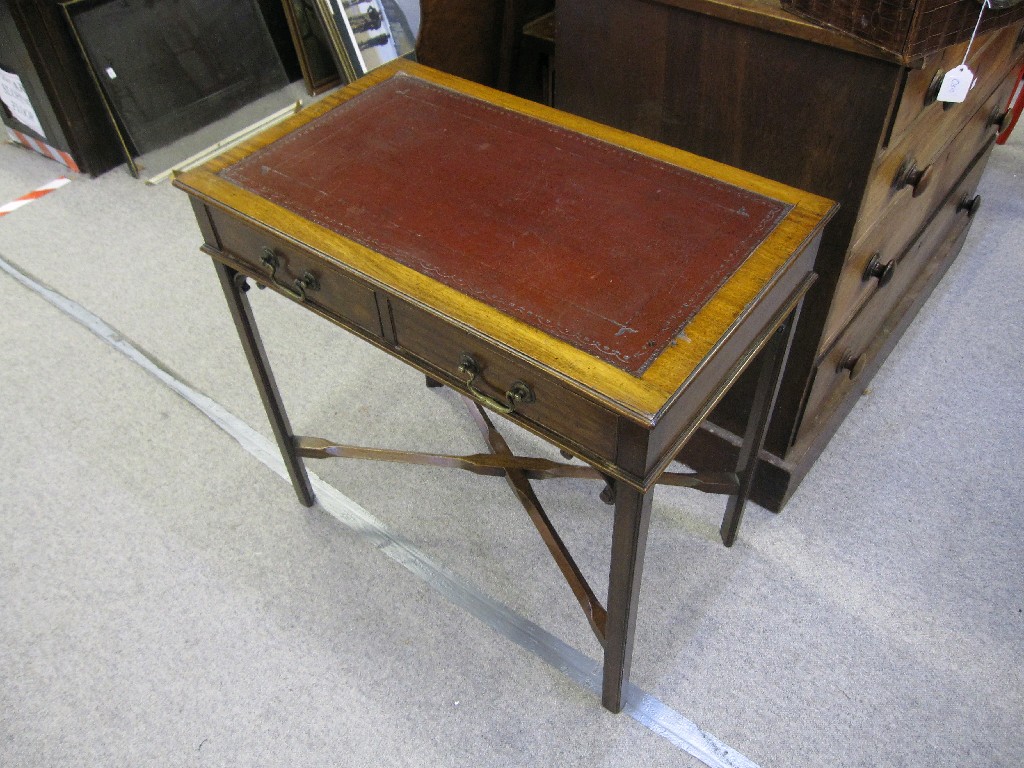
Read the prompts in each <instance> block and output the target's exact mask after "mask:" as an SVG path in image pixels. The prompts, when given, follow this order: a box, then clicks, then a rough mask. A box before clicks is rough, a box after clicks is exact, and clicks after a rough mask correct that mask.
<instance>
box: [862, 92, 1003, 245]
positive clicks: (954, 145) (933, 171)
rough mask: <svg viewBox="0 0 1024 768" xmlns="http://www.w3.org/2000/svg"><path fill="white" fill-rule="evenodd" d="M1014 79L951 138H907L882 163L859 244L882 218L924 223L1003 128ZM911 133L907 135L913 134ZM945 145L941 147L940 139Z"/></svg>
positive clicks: (873, 180) (875, 173) (874, 176)
mask: <svg viewBox="0 0 1024 768" xmlns="http://www.w3.org/2000/svg"><path fill="white" fill-rule="evenodd" d="M1012 89H1013V82H1012V80H1011V79H1010V78H1004V79H1003V80H1002V82H1001V83H1000V84H999V87H998V88H996V90H995V92H994V93H991V94H989V97H988V99H987V100H986V101H985V102H984V103H982V104H981V105H979V108H978V109H977V110H976V111H975V112H973V113H972V116H971V118H970V120H968V121H967V123H966V125H964V127H963V129H962V130H961V131H960V133H958V134H957V135H956V136H954V137H952V140H950V137H938V136H936V137H928V138H926V139H925V140H923V141H922V142H921V143H920V144H918V145H914V144H913V143H912V142H911V143H908V142H903V143H901V145H900V146H899V147H895V148H893V150H891V151H889V152H887V153H886V154H885V155H884V156H883V158H882V159H881V160H880V161H879V162H878V164H877V165H876V167H875V170H874V171H873V173H872V178H871V180H870V181H869V182H868V191H867V192H866V193H865V198H864V203H863V204H862V207H861V211H860V214H859V215H858V219H857V223H856V224H855V225H854V231H853V236H852V237H851V242H853V243H855V244H856V243H858V242H859V241H860V240H861V239H862V238H863V237H865V235H866V234H867V232H868V230H869V229H871V228H872V227H873V226H875V224H876V222H877V221H879V220H880V219H881V218H883V217H884V218H898V219H903V220H909V221H916V222H924V221H925V220H927V218H928V217H929V215H930V214H931V211H932V209H933V207H934V205H935V204H936V203H937V202H938V201H939V200H942V199H943V198H944V197H945V196H946V194H947V193H948V192H949V189H950V188H951V187H952V185H953V184H954V183H955V182H956V180H957V179H959V178H960V175H961V174H962V173H963V171H964V169H965V168H966V167H967V166H968V165H969V164H970V162H971V160H972V159H973V158H974V156H975V155H977V153H978V151H979V150H980V149H981V148H982V146H984V144H985V143H986V142H987V141H988V140H989V139H991V138H992V137H993V136H994V135H995V134H996V133H997V131H998V119H999V118H1000V117H1002V116H1003V115H1004V114H1005V111H1004V108H1005V106H1006V102H1007V101H1008V100H1009V98H1010V93H1011V91H1012ZM912 137H913V136H912V135H908V138H912ZM940 140H941V141H943V142H944V146H940V147H936V146H935V145H936V144H938V143H939V141H940Z"/></svg>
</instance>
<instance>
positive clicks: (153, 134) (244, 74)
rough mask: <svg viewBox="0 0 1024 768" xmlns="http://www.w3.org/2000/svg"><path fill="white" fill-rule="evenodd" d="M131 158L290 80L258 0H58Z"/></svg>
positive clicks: (134, 163) (134, 169)
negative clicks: (154, 1)
mask: <svg viewBox="0 0 1024 768" xmlns="http://www.w3.org/2000/svg"><path fill="white" fill-rule="evenodd" d="M60 7H61V9H62V10H63V13H64V17H65V19H66V21H67V24H68V28H69V30H70V32H71V36H72V38H73V39H74V41H75V44H76V45H77V47H78V49H79V53H80V54H81V56H82V60H83V63H84V64H85V66H86V69H87V70H88V72H89V76H90V79H91V80H92V81H93V84H94V86H95V87H96V90H97V92H98V94H99V96H100V99H101V101H102V103H103V107H104V110H105V111H106V113H107V117H108V119H109V120H110V123H111V126H112V128H113V130H114V133H115V135H116V136H117V139H118V142H119V144H120V145H121V149H122V151H123V153H124V157H125V160H126V161H127V164H128V170H129V172H130V173H131V174H132V175H133V176H136V177H138V176H139V174H140V171H141V169H142V166H141V164H140V163H139V162H138V161H139V159H140V158H141V157H142V156H145V155H147V154H149V153H151V152H154V151H156V150H159V149H161V148H163V147H165V146H168V145H170V144H172V143H174V142H175V141H178V140H180V139H183V138H185V137H187V136H188V135H190V134H193V133H195V132H197V131H199V130H201V129H202V128H203V127H205V126H207V125H210V124H212V123H214V122H216V121H218V120H221V119H223V118H225V117H227V116H228V115H230V114H231V113H233V112H235V111H236V110H238V109H241V108H242V107H244V106H246V105H247V104H250V103H252V102H255V101H257V100H258V99H260V98H261V97H263V96H266V95H268V94H270V93H272V92H274V91H275V90H279V89H281V88H284V87H285V86H287V84H288V78H287V75H286V73H285V71H284V67H283V66H282V64H281V61H280V58H279V57H278V55H277V51H276V49H275V48H274V43H273V40H272V39H271V37H270V33H269V31H268V30H267V27H266V23H265V21H264V20H263V16H262V14H261V13H260V10H259V8H258V6H257V4H256V0H213V1H211V0H164V2H160V3H153V2H152V0H62V2H61V3H60Z"/></svg>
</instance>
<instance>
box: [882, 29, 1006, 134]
mask: <svg viewBox="0 0 1024 768" xmlns="http://www.w3.org/2000/svg"><path fill="white" fill-rule="evenodd" d="M965 54H966V55H967V56H968V58H967V63H968V65H969V66H970V68H971V70H972V71H973V72H974V73H975V75H977V77H978V82H977V84H976V85H975V87H974V89H973V90H972V91H971V92H970V93H969V94H968V96H967V99H966V101H964V103H962V104H955V103H945V102H941V101H938V100H937V98H936V97H937V96H938V93H939V87H940V86H941V85H942V79H943V77H944V76H945V74H946V73H947V72H949V71H950V70H951V69H953V68H954V67H957V66H959V65H960V64H961V63H962V62H963V60H964V55H965ZM1022 54H1024V27H1022V28H1019V29H1018V28H1016V27H1010V28H1007V29H1001V30H998V31H996V32H992V33H990V34H989V35H986V36H984V37H981V38H979V39H978V40H977V41H976V42H975V43H974V45H972V46H971V48H970V52H968V45H967V43H960V44H959V45H955V46H952V47H951V48H947V49H945V50H943V51H938V52H936V53H933V54H931V55H929V56H927V57H926V58H925V59H924V61H923V62H922V64H921V66H920V67H919V68H917V69H910V70H907V75H906V81H905V83H904V86H903V91H902V93H901V94H900V102H899V105H898V107H897V109H896V113H895V115H894V117H893V121H892V127H891V128H890V130H889V135H888V138H887V140H886V142H885V143H886V146H893V145H895V144H898V143H899V142H900V141H901V140H902V138H903V136H904V135H905V133H906V132H907V131H908V130H912V131H914V132H915V133H916V134H917V135H919V136H920V135H924V134H926V133H945V134H946V135H949V133H950V132H955V131H956V129H957V128H958V127H959V123H960V122H962V121H963V119H965V118H966V116H967V115H969V114H970V113H971V111H972V108H976V107H977V105H978V104H979V103H980V100H983V98H984V95H985V94H986V93H988V92H989V91H991V90H992V88H993V87H994V86H995V84H996V83H998V82H999V81H1000V80H1001V79H1002V78H1003V76H1004V74H1005V72H1006V70H1007V68H1008V67H1009V65H1010V63H1011V62H1012V61H1014V59H1016V58H1018V57H1019V56H1020V55H1022Z"/></svg>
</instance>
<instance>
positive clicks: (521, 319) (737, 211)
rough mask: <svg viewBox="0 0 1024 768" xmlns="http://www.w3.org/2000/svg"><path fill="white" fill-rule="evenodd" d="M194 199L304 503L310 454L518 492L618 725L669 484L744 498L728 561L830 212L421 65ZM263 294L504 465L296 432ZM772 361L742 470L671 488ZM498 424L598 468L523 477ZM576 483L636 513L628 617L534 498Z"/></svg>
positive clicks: (348, 93)
mask: <svg viewBox="0 0 1024 768" xmlns="http://www.w3.org/2000/svg"><path fill="white" fill-rule="evenodd" d="M175 184H176V185H177V186H178V187H180V188H181V189H183V190H185V191H186V192H187V193H188V194H189V195H190V197H191V200H192V203H193V206H194V208H195V212H196V216H197V219H198V222H199V226H200V229H201V230H202V233H203V237H204V240H205V244H204V245H203V250H204V251H205V252H206V253H208V254H209V255H210V256H212V257H213V259H214V264H215V265H216V268H217V271H218V273H219V275H220V279H221V283H222V285H223V288H224V292H225V295H226V296H227V299H228V304H229V306H230V309H231V312H232V314H233V316H234V319H235V323H236V326H237V329H238V332H239V335H240V337H241V340H242V343H243V346H244V347H245V350H246V353H247V355H248V358H249V362H250V365H251V367H252V370H253V375H254V377H255V379H256V382H257V385H258V386H259V389H260V393H261V396H262V397H263V401H264V405H265V406H266V409H267V414H268V416H269V418H270V421H271V423H272V425H273V427H274V430H275V434H276V436H277V439H278V443H279V445H280V447H281V450H282V453H283V454H284V457H285V462H286V464H287V466H288V468H289V472H290V473H291V478H292V481H293V483H294V485H295V489H296V492H297V493H298V496H299V499H300V500H301V501H302V503H304V504H307V505H309V504H312V502H313V495H312V492H311V490H310V486H309V482H308V479H307V476H306V471H305V469H304V466H303V458H310V457H315V458H325V457H328V456H342V457H355V458H363V459H378V460H387V461H392V460H393V461H408V462H415V463H430V464H439V465H443V466H453V467H458V468H462V469H468V470H470V471H473V472H477V473H479V474H489V475H502V476H505V477H506V479H507V480H508V482H509V484H510V485H511V486H512V487H513V489H514V490H515V492H516V495H517V496H518V497H519V499H520V501H521V502H522V503H523V505H524V507H525V508H526V510H527V512H528V513H529V515H530V517H531V519H532V520H533V522H534V523H535V525H536V526H537V528H538V530H539V531H540V532H541V534H542V536H543V538H544V541H545V543H546V544H547V546H548V548H549V550H550V551H551V553H552V555H553V557H554V558H555V560H556V562H557V563H558V565H559V567H560V569H561V570H562V573H563V574H564V575H565V577H566V580H567V582H568V583H569V586H570V588H571V589H572V591H573V593H574V594H575V596H576V598H577V600H578V601H579V603H580V606H581V608H582V609H583V611H584V614H585V615H586V617H587V619H588V621H589V622H590V624H591V627H592V628H593V630H594V633H595V634H596V635H597V637H598V639H599V640H600V641H601V643H602V645H603V646H604V649H605V650H604V656H605V658H604V695H603V702H604V705H605V706H606V707H607V708H608V709H610V710H612V711H615V712H617V711H619V710H620V709H621V708H622V705H623V691H624V690H625V687H626V684H627V682H628V678H629V666H630V658H631V655H632V639H633V628H634V624H635V620H636V609H637V598H638V595H639V590H640V576H641V571H642V567H643V557H644V545H645V539H646V533H647V527H648V521H649V516H650V504H651V497H652V495H653V489H654V486H655V485H656V484H658V483H672V484H676V485H686V486H692V487H696V488H700V489H702V490H706V491H709V492H717V493H725V494H728V495H729V503H728V506H727V513H726V518H725V520H724V521H723V527H722V535H723V539H724V540H725V541H726V543H731V541H732V539H733V537H734V536H735V532H736V529H737V526H738V525H739V520H740V516H741V514H742V511H743V505H744V503H745V501H746V497H747V494H748V492H749V488H750V484H751V481H752V479H753V473H752V469H753V467H754V466H755V462H754V460H753V457H754V456H756V454H757V449H758V448H759V446H760V444H761V441H762V440H763V436H764V427H765V424H766V422H767V418H768V415H769V413H770V410H771V407H772V402H773V400H774V397H775V394H776V392H777V386H778V372H779V370H780V368H781V366H782V364H783V362H784V359H785V355H786V351H787V349H788V345H789V343H790V339H791V331H792V327H793V321H794V317H795V314H796V313H797V311H798V309H799V305H800V302H801V300H802V297H803V295H804V293H805V292H806V290H807V288H808V286H809V284H810V283H811V281H813V279H814V275H813V273H812V271H811V265H812V264H813V263H814V256H815V250H816V248H817V244H818V240H819V239H820V234H821V229H822V227H823V225H824V223H825V221H826V220H827V219H828V218H829V216H831V214H832V210H833V206H832V203H830V202H829V201H827V200H825V199H823V198H820V197H816V196H814V195H810V194H806V193H803V192H800V191H798V190H795V189H792V188H789V187H785V186H783V185H780V184H776V183H773V182H769V181H766V180H764V179H761V178H758V177H756V176H753V175H751V174H748V173H743V172H740V171H736V170H734V169H731V168H728V167H726V166H723V165H721V164H718V163H714V162H711V161H707V160H703V159H701V158H698V157H695V156H693V155H690V154H687V153H685V152H681V151H679V150H675V149H671V148H669V147H666V146H663V145H659V144H657V143H655V142H651V141H647V140H644V139H640V138H637V137H635V136H631V135H629V134H626V133H623V132H620V131H616V130H614V129H610V128H607V127H604V126H600V125H598V124H595V123H589V122H586V121H583V120H579V119H578V118H572V117H569V116H567V115H564V114H562V113H559V112H556V111H554V110H551V109H548V108H545V107H542V106H539V105H536V104H532V103H529V102H524V101H520V100H517V99H514V98H511V97H509V96H507V95H505V94H501V93H498V92H495V91H491V90H489V89H486V88H483V87H480V86H476V85H473V84H470V83H467V82H464V81H461V80H458V79H455V78H452V77H449V76H445V75H442V74H440V73H437V72H434V71H432V70H429V69H427V68H424V67H421V66H417V65H415V64H410V63H408V62H395V63H393V64H392V65H390V66H388V67H386V68H383V69H381V70H377V71H375V72H374V73H373V74H372V75H370V76H368V77H366V78H364V79H362V80H360V81H359V82H357V83H355V84H353V85H352V86H350V87H348V88H346V89H345V90H344V91H342V92H340V93H338V94H336V95H334V96H332V97H330V98H328V99H326V100H325V101H323V102H321V103H319V104H316V105H314V106H312V107H310V108H309V109H307V110H305V111H303V112H301V113H300V114H298V115H296V116H295V117H294V118H292V119H290V120H289V121H287V122H285V123H283V124H282V125H280V126H278V127H275V128H273V129H270V130H268V131H267V132H265V133H263V134H261V135H260V136H258V137H256V138H254V139H252V140H251V141H249V142H248V143H246V144H244V145H242V146H241V147H239V148H236V149H233V150H231V151H229V152H227V153H225V154H224V155H222V156H221V157H219V158H218V159H216V160H214V161H211V162H210V163H208V164H207V165H205V166H203V167H202V168H200V169H199V170H197V171H194V172H190V173H187V174H185V175H183V176H181V177H180V178H179V179H178V180H177V181H176V182H175ZM247 278H250V279H253V280H256V281H257V282H259V283H261V284H265V285H268V286H269V287H271V288H274V289H275V290H278V291H279V292H281V293H283V294H285V295H287V296H290V297H291V298H292V299H293V300H295V301H296V302H298V303H300V304H301V305H302V306H304V307H306V308H307V309H309V310H310V311H312V312H315V313H316V314H318V315H320V316H322V317H324V318H326V319H328V320H331V321H333V322H334V323H336V324H338V325H340V326H341V327H343V328H345V329H346V330H348V331H350V332H351V333H354V334H356V335H357V336H359V337H360V338H362V339H364V340H366V341H367V342H369V343H371V344H373V345H375V346H377V347H379V348H381V349H383V350H385V351H387V352H388V353H390V354H391V355H393V356H395V357H397V358H399V359H401V360H403V361H405V362H407V363H408V364H409V365H411V366H413V367H414V368H417V369H419V370H420V371H422V372H424V373H426V375H427V377H428V382H430V383H435V384H444V385H447V386H449V387H451V388H453V389H454V390H456V391H458V392H460V393H462V394H464V395H466V396H467V397H468V398H470V399H472V400H473V401H474V402H475V404H476V409H475V412H474V415H475V417H476V418H477V421H478V423H479V425H480V427H481V430H482V432H483V434H484V435H485V437H486V438H487V440H488V442H489V443H490V445H491V449H492V451H493V454H490V455H478V456H472V457H451V456H437V455H428V454H414V453H407V452H395V451H377V450H374V449H368V448H363V447H354V446H341V445H337V444H334V443H331V442H330V441H328V440H325V439H322V438H315V437H303V436H296V435H294V434H293V433H292V430H291V427H290V426H289V424H288V419H287V416H286V414H285V409H284V406H283V405H282V402H281V398H280V396H279V394H278V392H277V389H276V386H275V384H274V380H273V376H272V373H271V370H270V365H269V363H268V361H267V358H266V355H265V354H264V351H263V349H262V345H261V343H260V340H259V336H258V335H257V332H256V326H255V323H254V320H253V317H252V312H251V309H250V307H249V304H248V302H247V300H246V297H245V293H244V290H245V289H246V288H247V287H248V285H247V283H246V279H247ZM762 348H763V349H765V351H766V355H765V356H764V357H765V358H767V359H768V361H769V362H768V364H766V365H765V366H764V368H763V370H762V374H761V376H760V379H761V386H760V387H759V388H758V391H757V394H756V396H755V398H754V403H753V405H752V408H751V418H750V425H749V429H748V432H747V441H746V450H745V451H744V455H743V456H741V460H740V462H739V465H738V466H737V467H736V468H735V471H727V472H722V473H717V474H711V475H689V474H682V473H675V472H668V471H667V468H668V467H669V464H670V463H671V462H672V460H673V457H674V456H675V455H676V454H677V453H678V451H679V449H680V447H681V446H682V445H683V444H684V443H685V442H686V440H687V439H688V437H689V436H690V435H691V434H692V433H693V432H694V430H695V429H696V428H697V426H698V425H699V424H700V422H701V420H702V419H703V418H704V416H705V415H706V414H707V413H708V412H709V411H710V409H711V408H712V407H713V406H714V405H715V403H716V402H718V400H719V398H721V396H722V395H723V393H724V392H725V391H726V390H727V389H728V387H729V385H730V384H731V382H732V381H733V380H734V379H735V378H736V377H737V376H738V375H739V374H740V372H741V371H742V370H743V369H744V368H745V367H746V365H747V363H748V362H749V361H750V360H751V358H752V357H753V356H754V354H755V353H757V352H758V351H759V350H761V349H762ZM492 412H498V413H500V414H502V415H503V416H505V417H506V418H508V419H510V420H511V421H514V422H515V423H517V424H519V425H521V426H522V427H524V428H526V429H528V430H530V431H532V432H534V433H536V434H537V435H540V436H541V437H543V438H545V439H546V440H549V441H550V442H552V443H554V444H555V445H557V446H559V447H560V448H561V449H562V451H563V454H564V455H567V457H568V456H570V455H571V456H575V457H578V458H579V459H582V460H583V462H585V463H586V466H583V465H581V464H579V463H575V464H569V463H566V464H560V463H557V462H550V461H544V460H541V459H531V458H524V457H518V456H514V455H512V454H511V452H510V451H509V450H508V447H507V445H506V444H505V442H504V440H503V439H502V438H501V436H500V434H499V433H498V432H497V430H496V429H495V428H494V425H493V422H492V421H491V417H490V413H492ZM726 469H728V470H732V469H733V468H732V467H729V468H726ZM566 476H572V477H588V478H593V479H595V480H597V481H602V482H603V483H604V487H605V490H604V492H603V493H602V498H603V499H604V500H606V501H608V502H613V503H614V504H615V514H614V523H613V531H612V552H611V567H610V579H609V589H608V605H607V609H605V607H604V606H603V605H601V603H600V601H599V600H598V599H597V598H596V597H595V595H594V592H593V590H592V589H591V588H590V586H589V585H588V584H587V582H586V580H585V579H584V578H583V577H582V575H581V574H580V572H579V569H578V568H576V565H575V563H574V562H573V560H572V556H571V554H570V553H569V552H568V550H567V549H566V548H565V546H564V544H563V543H562V542H561V540H560V539H559V537H558V534H557V532H556V531H555V530H554V529H553V528H552V527H551V525H550V523H549V521H548V520H547V516H546V515H545V514H544V511H543V509H542V508H541V507H540V504H539V502H538V501H537V499H536V496H534V494H533V492H532V490H531V488H530V481H531V480H539V479H547V478H551V477H566Z"/></svg>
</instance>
